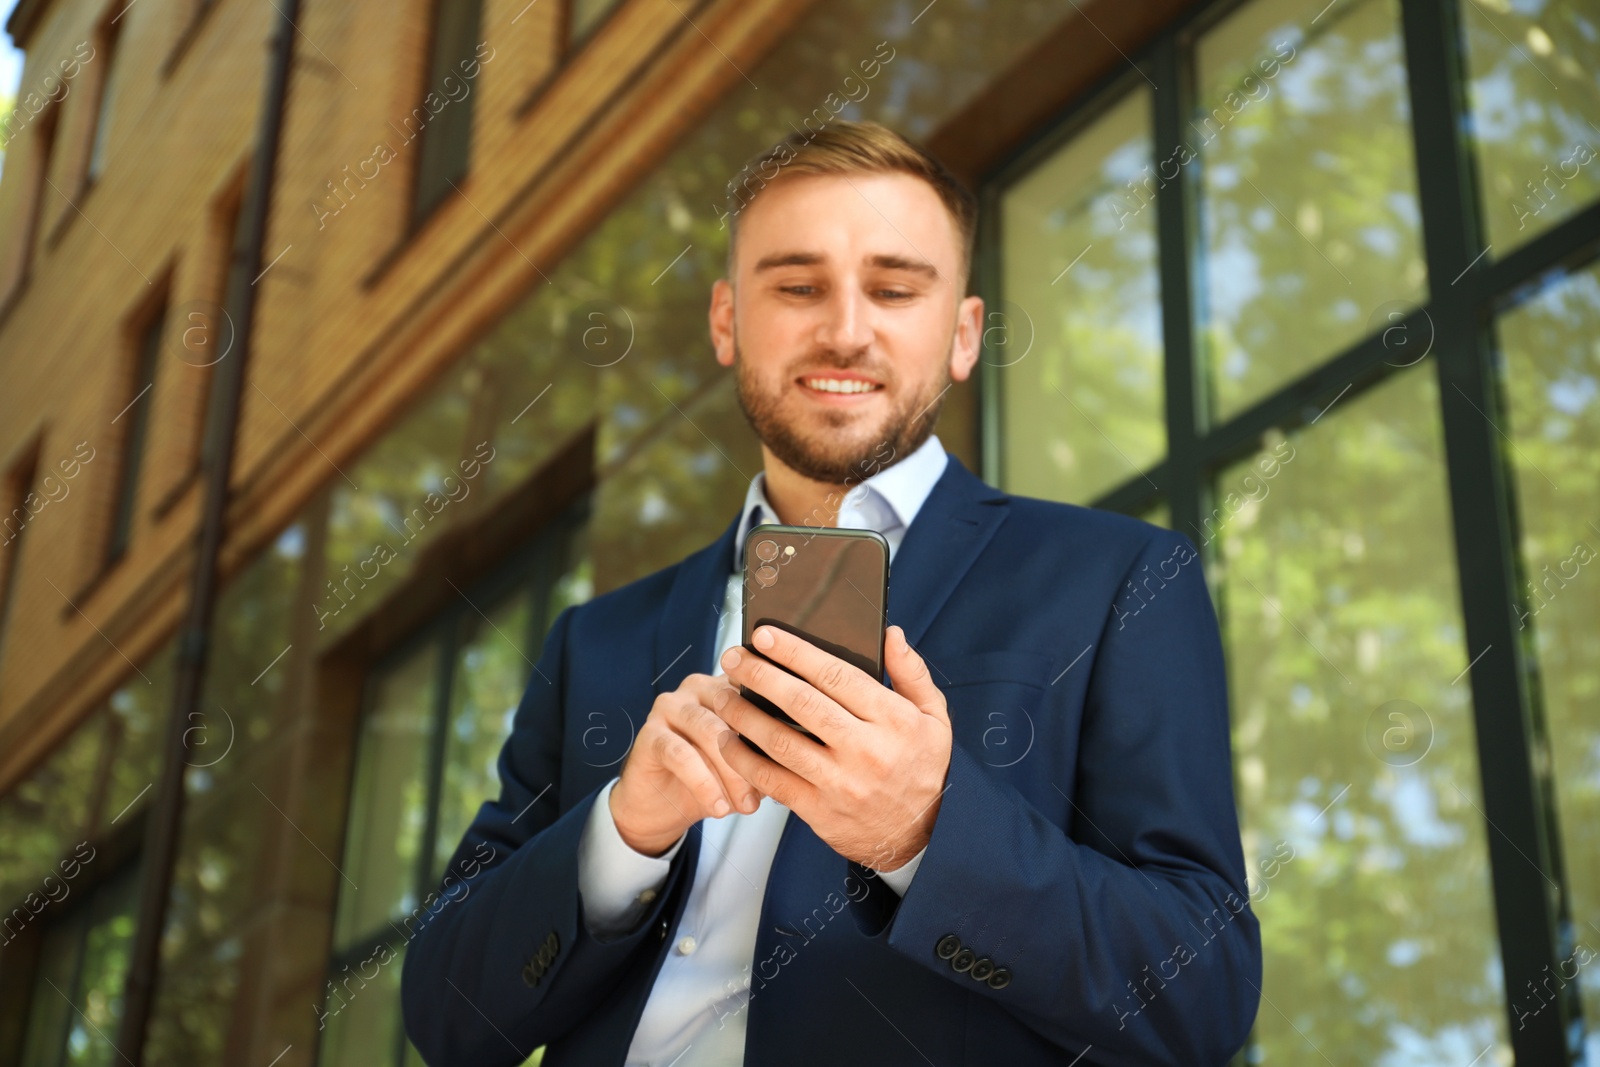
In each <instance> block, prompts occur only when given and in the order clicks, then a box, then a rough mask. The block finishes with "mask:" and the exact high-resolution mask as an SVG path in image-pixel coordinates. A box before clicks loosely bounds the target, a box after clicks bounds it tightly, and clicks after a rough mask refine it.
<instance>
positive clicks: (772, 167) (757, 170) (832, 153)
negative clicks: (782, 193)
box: [725, 119, 978, 296]
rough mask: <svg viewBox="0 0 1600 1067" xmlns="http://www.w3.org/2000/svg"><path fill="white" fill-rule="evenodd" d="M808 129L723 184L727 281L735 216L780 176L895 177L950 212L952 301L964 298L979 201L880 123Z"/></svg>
mask: <svg viewBox="0 0 1600 1067" xmlns="http://www.w3.org/2000/svg"><path fill="white" fill-rule="evenodd" d="M809 125H810V124H809V123H808V124H807V129H805V130H800V129H796V130H795V132H794V133H792V134H790V135H789V136H787V137H785V138H784V139H783V140H781V141H779V142H778V143H777V144H775V145H773V146H772V147H771V148H769V149H767V150H766V151H764V152H762V153H760V154H759V155H757V156H756V157H755V158H753V159H752V160H750V162H749V163H746V164H745V166H744V168H743V169H742V170H740V171H739V173H738V175H736V176H735V177H734V178H733V180H731V181H729V182H728V189H727V214H726V216H725V217H726V219H727V221H728V263H727V276H728V280H729V281H730V282H732V281H734V274H733V262H734V249H735V247H736V246H737V243H738V237H739V222H738V219H739V213H740V212H741V211H743V210H745V209H746V208H748V207H749V206H750V204H751V203H752V202H753V201H754V200H755V198H756V197H757V196H758V195H760V193H761V190H763V189H765V188H766V187H767V186H768V185H769V184H770V183H771V182H773V181H774V180H776V179H777V178H778V177H780V176H781V175H784V174H791V175H818V174H843V175H851V174H893V173H900V174H910V175H912V176H913V177H916V178H921V179H922V180H923V181H925V182H927V183H928V184H929V185H931V186H932V187H933V191H934V192H935V193H937V194H938V195H939V199H940V200H941V201H942V202H943V203H944V206H945V209H946V210H947V211H949V212H950V218H951V220H952V221H953V222H954V223H955V226H956V233H957V235H958V237H959V243H960V246H961V279H960V280H961V288H962V292H961V293H958V294H957V295H958V296H962V295H965V289H966V282H967V279H968V278H969V277H970V276H971V273H972V253H973V245H974V243H975V241H976V237H977V231H978V198H977V197H975V196H974V195H973V194H972V191H971V190H970V189H968V188H967V187H966V185H964V184H963V183H962V181H961V179H959V178H957V177H956V176H955V175H954V174H952V173H951V172H950V169H949V168H948V167H946V166H945V165H944V164H943V163H942V162H940V161H939V159H938V157H936V156H934V155H933V154H932V153H930V152H928V151H927V150H926V149H924V148H922V147H921V146H920V145H917V144H914V143H912V142H911V141H909V140H907V139H906V138H905V137H903V136H901V135H900V134H899V133H896V132H895V131H894V130H891V129H890V128H889V127H887V126H885V125H883V124H881V123H877V122H851V121H848V120H843V119H841V120H835V121H833V122H830V123H828V124H827V125H825V126H823V127H821V128H820V129H817V130H810V129H809Z"/></svg>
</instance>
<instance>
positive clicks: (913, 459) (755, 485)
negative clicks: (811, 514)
mask: <svg viewBox="0 0 1600 1067" xmlns="http://www.w3.org/2000/svg"><path fill="white" fill-rule="evenodd" d="M949 462H950V457H949V455H948V454H947V453H946V452H945V450H944V445H943V444H941V443H940V442H939V437H938V435H937V434H929V435H928V439H927V440H926V441H924V442H922V447H920V448H918V449H917V450H916V451H915V452H913V453H911V454H910V455H909V456H906V457H904V458H903V459H900V460H899V461H897V462H894V463H891V464H890V465H889V466H887V467H885V468H883V469H882V470H880V471H878V472H877V473H876V474H874V475H872V476H871V477H870V478H868V479H866V480H865V481H863V482H860V483H858V484H856V485H854V486H851V488H850V489H849V490H848V491H847V492H846V494H845V499H844V500H843V501H842V502H841V507H845V506H849V505H851V504H857V503H859V502H860V499H861V498H860V495H859V494H867V493H875V494H876V495H877V496H878V497H879V498H880V499H881V500H882V501H883V502H884V503H885V504H887V505H888V508H889V510H890V511H891V512H892V513H893V516H894V518H895V519H896V520H898V522H899V525H901V526H903V527H905V528H906V529H908V530H909V529H910V528H911V522H912V520H913V519H915V518H916V517H917V512H919V511H921V510H922V505H923V503H924V502H925V501H926V500H927V499H928V494H929V493H931V492H933V487H934V485H935V484H936V483H937V482H938V481H939V477H940V475H942V474H944V468H945V465H946V464H947V463H949ZM766 485H767V472H766V471H761V472H760V473H758V474H757V475H756V476H755V477H754V478H752V479H750V488H749V489H747V490H746V491H745V494H744V511H743V512H742V514H741V515H740V518H739V528H738V529H737V530H735V531H734V540H733V558H734V571H735V572H738V571H739V570H741V569H742V568H743V567H744V538H745V534H747V533H749V532H750V528H751V527H752V526H759V525H760V524H762V523H776V522H777V521H778V513H777V512H776V511H774V510H773V508H772V505H771V504H770V503H769V502H768V501H767V491H766ZM879 532H880V533H881V532H882V531H879Z"/></svg>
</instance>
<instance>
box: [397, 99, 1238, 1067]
mask: <svg viewBox="0 0 1600 1067" xmlns="http://www.w3.org/2000/svg"><path fill="white" fill-rule="evenodd" d="M744 173H746V174H755V175H758V176H759V178H758V179H757V180H756V181H755V182H751V181H745V182H744V183H743V184H742V185H741V186H740V187H739V189H738V191H737V194H736V195H735V197H734V198H733V202H732V204H731V205H730V212H729V217H730V219H731V221H732V223H733V228H732V232H731V233H730V246H729V267H728V277H727V278H726V279H723V280H720V281H718V282H717V283H716V285H715V286H714V288H713V291H712V299H711V311H710V322H711V336H712V341H713V343H714V344H715V347H716V355H717V360H718V361H719V362H720V363H721V364H723V365H724V366H727V367H731V368H732V369H733V371H734V373H735V375H736V380H737V385H738V393H739V399H740V403H741V404H742V406H743V408H744V410H745V413H746V415H747V416H748V418H749V421H750V423H751V425H752V426H753V427H754V429H755V431H756V434H757V435H758V437H759V438H760V440H761V444H762V456H763V472H762V473H761V474H760V475H758V476H757V477H756V479H755V480H754V481H753V483H752V484H751V486H750V488H749V492H748V494H747V496H746V498H745V504H744V507H743V509H742V510H741V512H740V514H739V515H737V516H735V517H734V518H733V520H732V522H731V523H730V524H729V525H728V527H727V529H726V530H725V531H724V532H723V534H722V536H721V537H719V538H718V539H717V540H716V541H715V542H714V543H713V544H711V545H710V546H709V547H707V548H706V549H703V550H701V551H700V552H697V553H695V554H694V555H692V556H690V557H689V558H688V559H686V560H684V561H683V562H682V563H680V564H678V565H676V566H674V567H669V568H667V569H666V570H664V571H662V572H659V573H657V574H654V575H651V576H650V577H648V578H645V579H642V580H640V581H638V582H635V583H633V584H632V585H629V586H626V587H625V588H622V589H619V590H616V591H614V592H611V593H608V594H606V595H604V596H601V597H598V598H596V599H595V600H593V601H591V602H589V603H588V604H585V605H582V606H579V607H577V608H574V609H570V610H568V611H566V612H564V613H563V614H562V615H561V616H560V618H558V619H557V620H556V622H555V624H554V625H553V627H552V629H551V633H550V635H549V638H548V639H547V641H546V643H545V647H544V652H543V656H542V658H541V660H540V662H539V665H538V670H537V671H536V673H535V677H534V679H533V681H532V683H531V684H530V685H529V688H528V691H527V694H526V696H525V697H524V699H523V701H522V704H521V706H520V708H519V709H518V711H517V714H516V718H515V722H514V725H513V728H512V734H511V737H510V738H509V740H508V741H507V742H506V745H505V748H504V750H503V752H502V754H501V757H500V765H499V766H500V777H501V783H502V789H501V795H500V797H499V799H498V800H497V801H494V802H492V803H486V804H485V805H484V806H483V808H482V809H481V810H480V812H479V814H478V817H477V819H476V820H475V821H474V823H473V825H472V827H471V829H470V830H469V831H468V832H467V834H466V836H465V838H464V839H463V841H462V843H461V845H460V848H459V849H458V850H457V852H456V859H455V861H454V862H452V865H451V869H452V870H456V869H458V864H460V863H462V862H465V861H469V857H471V856H474V855H475V856H478V857H482V856H484V855H487V854H490V853H492V855H493V857H494V858H493V860H492V861H491V862H490V863H489V864H488V865H487V869H486V870H484V871H483V872H482V873H480V874H478V875H477V876H476V877H475V878H472V879H471V880H469V881H466V882H461V881H460V880H459V878H458V879H457V880H456V884H455V886H454V887H453V888H452V891H451V892H448V893H446V895H445V897H444V899H443V900H442V901H441V902H440V903H438V904H437V905H436V906H435V907H434V908H433V909H432V911H433V914H431V915H430V917H429V919H428V921H427V924H426V925H425V926H424V927H423V928H422V929H421V931H420V932H419V933H418V934H417V936H416V938H415V939H414V941H413V943H412V944H411V946H410V949H409V951H408V954H407V958H406V961H405V970H404V984H403V1003H404V1012H405V1020H406V1029H407V1032H408V1034H409V1035H410V1037H411V1039H412V1041H413V1042H414V1043H415V1044H416V1045H417V1047H418V1048H419V1049H420V1050H421V1051H422V1052H423V1054H424V1056H425V1057H426V1058H427V1060H428V1062H429V1063H431V1064H436V1065H437V1064H474V1065H488V1064H508V1065H509V1064H517V1063H520V1062H522V1060H523V1059H524V1058H525V1057H526V1056H527V1055H528V1054H529V1053H530V1052H531V1051H532V1050H533V1049H534V1048H536V1047H537V1046H539V1045H541V1044H546V1045H548V1049H547V1052H546V1054H545V1058H544V1063H545V1065H546V1067H562V1065H565V1064H585V1065H589V1064H619V1065H620V1064H627V1065H630V1067H633V1065H647V1064H648V1065H653V1067H667V1065H669V1064H670V1065H674V1067H706V1065H717V1067H722V1065H733V1064H750V1065H759V1067H768V1065H787V1064H808V1065H809V1064H819V1063H827V1064H837V1065H853V1064H861V1065H868V1064H870V1065H874V1067H878V1065H882V1064H904V1063H922V1062H928V1063H932V1064H938V1065H941V1067H942V1065H946V1064H951V1065H953V1064H972V1065H977V1064H1008V1065H1015V1064H1068V1063H1076V1064H1082V1065H1085V1067H1087V1065H1090V1064H1105V1065H1112V1064H1184V1065H1186V1067H1192V1065H1197V1064H1220V1063H1223V1062H1224V1061H1226V1060H1227V1059H1228V1058H1229V1056H1231V1055H1232V1054H1233V1053H1234V1052H1235V1051H1236V1050H1237V1049H1238V1048H1239V1047H1240V1046H1241V1044H1242V1043H1243V1041H1244V1039H1245V1036H1246V1034H1247V1033H1248V1030H1249V1028H1250V1025H1251V1022H1252V1020H1253V1019H1254V1016H1255V1011H1256V1005H1257V999H1258V996H1259V994H1258V987H1259V984H1260V977H1261V976H1260V971H1261V952H1260V935H1259V928H1258V926H1257V923H1256V919H1255V916H1254V915H1253V914H1252V913H1251V911H1250V909H1249V906H1248V897H1249V890H1248V887H1247V885H1246V881H1245V876H1244V862H1243V857H1242V854H1241V848H1240V841H1239V832H1238V825H1237V819H1236V814H1235V811H1234V806H1233V794H1232V785H1231V769H1230V752H1229V742H1228V715H1227V698H1226V687H1225V681H1224V675H1223V664H1222V655H1221V646H1220V641H1219V639H1218V635H1217V626H1216V619H1215V616H1214V614H1213V611H1212V607H1211V602H1210V599H1209V596H1208V594H1207V591H1206V586H1205V581H1204V578H1203V577H1202V575H1201V570H1200V566H1199V564H1198V562H1197V560H1196V555H1197V554H1196V552H1195V549H1194V546H1193V545H1192V543H1190V542H1189V541H1188V539H1187V538H1185V537H1183V536H1182V535H1179V534H1175V533H1172V532H1169V531H1166V530H1162V529H1159V528H1157V527H1154V526H1151V525H1149V524H1146V523H1142V522H1139V521H1137V520H1134V519H1130V518H1125V517H1122V516H1118V515H1113V514H1109V513H1104V512H1096V511H1090V510H1087V509H1083V508H1078V507H1071V506H1067V505H1063V504H1055V503H1048V502H1045V501H1039V500H1030V499H1027V498H1022V497H1012V496H1008V495H1006V494H1004V493H1001V492H998V491H997V490H995V489H993V488H991V487H989V486H988V485H986V484H984V483H983V482H982V481H980V480H979V479H978V478H976V477H974V476H973V475H972V474H970V473H969V472H968V471H967V470H966V469H965V468H964V467H963V466H962V465H961V463H960V462H959V461H957V460H955V459H954V458H952V457H949V456H947V454H946V453H945V452H944V450H943V448H942V447H941V446H940V445H939V442H938V439H937V438H936V437H933V436H931V432H932V428H933V424H934V420H935V419H936V417H937V414H938V410H939V406H940V402H941V400H942V398H943V396H944V394H945V392H946V391H947V390H948V389H949V388H950V387H951V384H952V382H960V381H965V380H966V379H967V378H968V377H969V376H970V375H971V372H972V368H973V366H974V364H975V363H976V361H977V359H978V356H979V348H980V333H981V328H982V322H983V319H982V314H983V302H982V300H981V299H980V298H978V297H974V296H965V297H964V296H963V294H964V293H965V292H966V285H967V279H968V273H969V270H970V266H971V254H972V242H973V233H974V230H975V220H976V203H975V201H974V199H973V197H972V195H971V193H970V192H968V191H967V190H966V189H965V188H964V187H962V186H961V184H960V183H959V182H958V181H956V180H955V179H954V178H953V177H951V176H950V174H949V173H948V172H947V171H946V170H945V168H944V167H943V166H941V165H940V164H939V163H938V162H937V161H936V160H934V159H933V158H932V157H931V156H929V155H927V154H926V153H925V152H923V151H922V150H921V149H919V148H917V147H915V146H913V145H911V144H909V143H908V142H906V141H905V140H904V139H902V138H900V137H899V136H898V135H896V134H894V133H892V132H891V131H889V130H887V129H885V128H884V127H882V126H878V125H876V124H871V123H865V124H856V123H849V122H838V123H835V124H833V125H831V126H829V127H827V128H826V129H824V130H822V131H820V132H817V133H814V134H812V135H811V136H810V137H809V138H806V137H804V136H803V135H801V134H799V133H797V134H796V135H794V136H793V137H791V138H788V139H787V140H785V141H784V142H782V143H781V144H779V145H778V146H776V147H775V148H774V149H772V150H771V151H770V152H768V153H766V154H764V155H763V156H762V157H761V158H760V159H758V160H757V161H756V162H755V163H754V164H753V165H752V166H751V167H747V168H746V170H745V172H744ZM774 521H777V522H783V523H786V524H791V525H814V526H828V525H835V524H837V525H840V526H853V527H857V528H873V529H876V530H878V531H879V532H881V533H882V534H883V535H884V537H885V539H886V540H887V541H888V543H889V545H890V548H891V553H892V555H891V581H890V598H889V616H890V621H891V623H892V624H893V625H892V626H891V627H890V630H889V633H888V637H887V639H886V651H885V663H886V669H887V675H888V681H889V684H887V685H885V684H880V683H879V682H878V681H876V680H875V679H872V678H871V677H869V676H868V675H866V674H864V673H862V672H860V671H858V670H856V669H855V668H854V667H851V666H849V665H848V664H845V663H844V662H843V661H841V660H838V659H836V658H834V657H832V656H831V655H829V654H827V653H825V652H823V651H822V650H821V649H818V648H816V647H813V646H811V645H809V644H807V643H806V642H804V641H801V640H799V639H797V638H795V637H793V636H792V635H787V634H783V633H777V634H772V633H770V632H768V631H767V630H766V628H763V629H761V630H758V631H757V632H756V633H755V634H754V635H753V637H752V641H753V643H754V645H755V646H756V647H757V648H759V649H761V650H762V652H763V654H764V655H765V656H766V657H769V658H770V659H771V660H773V661H775V662H776V663H780V664H783V665H785V666H787V667H789V668H790V669H791V670H793V671H794V672H795V675H796V676H791V675H789V674H786V673H784V672H783V671H780V670H778V669H777V668H776V667H774V666H773V665H772V664H771V663H767V662H765V661H763V659H762V658H760V657H757V656H754V655H751V654H749V653H748V652H742V651H741V649H740V647H739V640H740V620H739V615H738V613H739V610H740V601H739V595H738V590H739V579H738V575H739V574H740V573H741V568H742V560H741V559H740V551H741V546H742V542H743V535H744V533H745V531H746V530H748V529H749V528H750V526H751V525H752V524H754V523H758V522H774ZM741 685H744V686H748V687H749V688H751V689H752V690H754V691H756V692H759V693H761V694H762V695H763V696H765V697H767V698H769V699H770V700H772V701H773V702H774V703H775V704H777V705H778V706H779V707H782V708H783V709H784V710H785V711H786V712H787V713H788V714H789V715H791V716H792V717H793V718H794V719H795V720H796V721H797V722H799V723H800V724H802V725H803V726H805V727H806V728H807V729H809V730H810V731H812V732H813V733H814V734H816V735H817V737H819V738H820V739H821V741H822V742H824V743H823V744H819V743H818V742H817V741H814V740H812V739H810V738H807V737H805V736H804V735H802V734H801V733H799V732H798V731H796V730H794V729H793V728H792V727H789V726H787V725H784V724H782V723H781V722H779V721H778V720H776V719H774V718H772V717H770V716H768V715H766V714H765V713H763V712H762V711H760V710H758V709H757V708H756V707H754V706H753V705H752V704H750V703H749V702H748V701H746V700H745V699H743V698H742V697H741V696H740V695H739V686H741ZM616 707H621V708H623V709H633V710H634V712H636V713H643V712H644V710H645V709H646V708H648V715H647V716H646V717H645V718H644V721H643V725H642V726H641V727H640V729H639V732H638V735H637V737H636V738H635V739H634V740H633V744H632V747H631V749H630V750H629V752H628V756H627V758H626V760H625V761H624V762H623V764H622V767H621V772H620V775H616V774H614V772H613V770H611V769H602V768H597V767H594V766H593V765H592V761H586V760H585V759H584V758H583V757H584V755H585V752H584V736H585V730H586V727H587V726H588V724H589V722H590V719H589V716H590V714H591V713H593V712H595V711H597V710H599V711H608V710H609V709H612V708H616ZM741 737H746V738H748V739H749V740H750V742H752V743H753V744H754V745H755V746H757V747H758V748H759V749H760V750H761V751H762V752H764V753H765V754H766V755H765V756H763V755H760V754H758V753H757V752H756V751H754V750H752V749H751V748H750V747H749V746H747V745H746V744H745V742H744V741H743V740H741V739H740V738H741ZM474 869H475V868H474Z"/></svg>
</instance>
